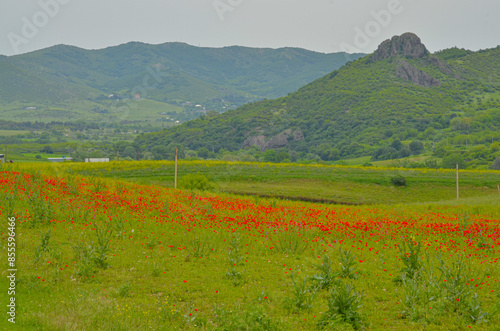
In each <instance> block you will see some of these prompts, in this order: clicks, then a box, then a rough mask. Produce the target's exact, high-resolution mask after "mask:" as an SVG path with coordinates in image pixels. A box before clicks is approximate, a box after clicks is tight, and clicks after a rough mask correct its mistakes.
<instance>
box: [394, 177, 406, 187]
mask: <svg viewBox="0 0 500 331" xmlns="http://www.w3.org/2000/svg"><path fill="white" fill-rule="evenodd" d="M391 183H392V185H394V186H406V178H404V177H403V176H401V175H397V176H393V177H391Z"/></svg>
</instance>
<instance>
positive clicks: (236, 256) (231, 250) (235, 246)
mask: <svg viewBox="0 0 500 331" xmlns="http://www.w3.org/2000/svg"><path fill="white" fill-rule="evenodd" d="M240 243H241V238H240V237H239V236H238V235H235V236H234V237H233V238H231V240H230V241H229V246H230V247H228V250H227V258H228V261H229V265H230V266H231V267H235V266H238V265H239V264H240V263H241V261H242V260H243V256H241V253H240Z"/></svg>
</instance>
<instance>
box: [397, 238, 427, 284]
mask: <svg viewBox="0 0 500 331" xmlns="http://www.w3.org/2000/svg"><path fill="white" fill-rule="evenodd" d="M398 247H399V258H400V259H401V261H402V262H403V265H404V266H403V268H402V269H401V273H402V275H401V277H404V278H409V279H413V278H415V277H416V276H418V274H419V273H420V271H421V269H422V265H421V263H420V259H421V256H420V248H421V247H420V243H418V244H414V243H409V242H406V241H403V242H402V243H400V244H399V245H398ZM400 279H401V278H400Z"/></svg>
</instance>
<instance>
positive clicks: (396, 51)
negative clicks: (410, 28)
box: [371, 33, 429, 62]
mask: <svg viewBox="0 0 500 331" xmlns="http://www.w3.org/2000/svg"><path fill="white" fill-rule="evenodd" d="M428 55H429V51H428V50H427V48H426V47H425V45H424V44H422V41H421V40H420V38H419V37H418V36H417V35H415V34H413V33H405V34H403V35H401V36H394V37H392V39H388V40H386V41H384V42H383V43H381V44H380V46H379V47H378V49H377V50H376V51H375V53H374V54H373V55H372V57H371V61H373V62H375V61H381V60H385V59H388V58H390V57H396V56H404V57H407V58H411V59H420V58H423V57H425V56H428Z"/></svg>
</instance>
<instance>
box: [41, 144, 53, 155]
mask: <svg viewBox="0 0 500 331" xmlns="http://www.w3.org/2000/svg"><path fill="white" fill-rule="evenodd" d="M40 152H41V153H45V154H54V150H53V149H52V147H50V146H49V145H47V146H43V148H42V149H41V150H40Z"/></svg>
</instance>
